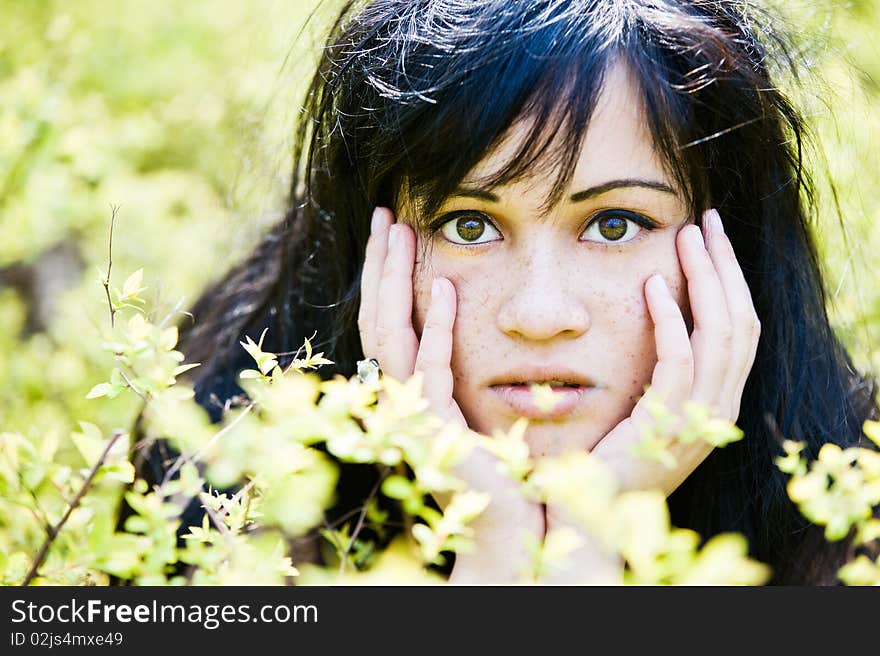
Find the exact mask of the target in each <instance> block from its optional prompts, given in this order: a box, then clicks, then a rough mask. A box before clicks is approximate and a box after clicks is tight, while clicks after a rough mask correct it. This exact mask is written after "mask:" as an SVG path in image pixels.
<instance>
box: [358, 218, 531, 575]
mask: <svg viewBox="0 0 880 656" xmlns="http://www.w3.org/2000/svg"><path fill="white" fill-rule="evenodd" d="M415 246H416V240H415V235H414V234H413V231H412V229H411V228H410V227H409V226H407V225H405V224H401V223H395V222H394V216H393V215H392V213H391V211H390V210H388V209H386V208H376V210H375V212H374V213H373V220H372V224H371V229H370V238H369V239H368V241H367V248H366V255H365V260H364V268H363V273H362V276H361V304H360V309H359V312H358V328H359V330H360V336H361V347H362V349H363V353H364V355H365V356H366V357H373V358H376V359H377V360H378V361H379V363H380V366H381V367H382V374H383V375H384V376H392V377H393V378H395V379H397V380H399V381H405V380H407V379H408V378H409V377H410V376H412V374H413V373H414V372H416V371H419V372H421V373H422V376H423V379H422V388H423V394H424V396H425V398H426V399H427V400H428V401H429V403H430V409H431V411H432V412H434V413H435V414H436V415H438V416H439V417H440V418H441V419H443V420H444V421H453V422H457V423H459V424H460V425H461V426H466V425H467V424H466V421H465V418H464V416H463V415H462V412H461V409H460V408H459V407H458V404H457V403H456V402H455V400H454V399H453V397H452V391H453V378H452V369H451V364H450V363H451V360H452V327H453V324H454V322H455V313H456V300H457V299H456V291H455V287H454V286H453V284H452V282H451V281H449V280H447V279H446V278H437V279H435V280H434V284H433V287H432V293H431V302H430V305H429V307H428V311H427V314H426V316H425V324H424V327H423V329H422V334H421V339H419V337H417V336H416V333H415V330H414V328H413V324H412V310H413V308H412V303H413V284H412V280H413V267H414V262H415ZM496 465H497V459H496V458H495V456H493V455H492V454H490V453H489V452H488V451H486V450H484V449H482V448H479V447H475V448H474V449H473V450H472V451H471V454H470V456H469V457H468V458H466V459H465V461H464V462H462V463H460V464H459V465H458V467H457V468H456V470H455V472H454V473H455V475H456V476H458V477H459V478H461V479H462V480H464V481H465V483H467V484H468V486H469V487H470V488H471V489H474V490H478V491H481V492H486V493H488V494H489V496H490V502H489V505H488V507H487V508H486V509H485V510H484V511H483V512H482V513H481V514H480V515H479V516H478V517H477V518H476V519H475V520H474V521H472V522H471V524H470V526H471V528H472V529H473V530H474V540H475V542H476V549H475V550H474V551H473V552H472V553H470V554H460V555H458V556H457V558H456V562H455V567H454V569H453V572H452V576H451V578H450V580H451V581H453V582H467V583H476V582H486V583H502V582H514V581H516V580H518V579H519V577H520V575H521V572H522V571H524V570H525V569H526V566H527V564H528V561H529V554H528V551H527V548H526V545H525V541H524V539H523V532H524V531H526V532H527V533H530V534H533V535H534V536H535V537H536V538H537V539H540V538H541V537H543V535H544V516H543V510H542V508H541V506H540V505H538V504H537V503H534V502H531V501H529V500H528V499H526V498H525V497H524V496H523V495H522V494H521V493H520V491H519V489H518V486H517V484H516V483H515V482H514V481H512V480H510V479H509V478H507V477H506V476H504V475H503V474H502V473H500V471H499V470H498V467H497V466H496ZM437 501H438V503H440V505H441V507H445V501H446V500H445V499H439V498H438V499H437Z"/></svg>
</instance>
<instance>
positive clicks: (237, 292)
mask: <svg viewBox="0 0 880 656" xmlns="http://www.w3.org/2000/svg"><path fill="white" fill-rule="evenodd" d="M742 6H743V3H740V2H731V1H727V0H666V1H662V2H655V3H643V2H635V1H627V0H573V1H568V2H566V1H545V2H510V1H509V0H490V1H489V2H481V3H467V2H459V1H457V0H425V1H422V2H412V1H409V0H373V1H370V2H366V3H348V4H347V5H346V6H345V8H344V9H343V11H342V12H341V14H340V15H339V18H338V20H337V21H336V23H335V25H334V26H333V29H332V31H331V34H330V36H329V40H328V46H327V48H326V49H325V50H324V53H323V56H322V58H321V61H320V63H319V66H318V70H317V71H316V74H315V76H314V78H313V81H312V84H311V87H310V89H309V94H308V100H307V104H306V108H305V111H304V113H303V116H302V119H301V121H300V124H299V128H298V133H297V141H296V149H295V158H294V159H295V168H294V173H293V180H292V185H291V193H290V199H291V200H290V207H289V209H288V211H287V213H286V216H285V219H284V221H283V222H282V223H281V224H280V225H278V226H277V227H276V228H275V229H274V230H273V231H271V233H270V234H269V235H268V236H267V238H266V239H265V240H264V242H263V243H262V244H261V246H260V247H259V248H258V249H257V251H256V252H255V254H254V255H253V256H252V257H251V258H249V259H248V260H247V261H245V262H244V263H242V264H241V265H239V266H238V267H237V268H235V269H234V270H233V271H232V272H231V273H230V274H229V275H228V276H227V277H226V278H225V279H224V280H222V281H220V282H218V283H216V284H214V285H213V286H212V287H211V288H210V289H208V290H207V291H206V293H205V294H204V296H203V297H202V298H201V299H200V300H199V301H198V302H197V303H196V305H195V307H194V308H193V309H192V313H193V315H194V316H195V322H194V324H193V325H192V327H191V328H190V329H189V330H188V331H187V333H186V335H185V338H184V341H183V344H182V350H183V351H184V352H185V353H186V354H187V356H188V358H189V360H191V361H198V362H201V363H202V366H201V367H199V368H197V369H196V370H194V371H193V378H194V382H195V385H196V394H197V399H198V400H199V401H200V402H201V403H203V404H204V405H205V406H206V407H208V408H209V409H210V410H211V411H212V412H213V414H214V417H215V418H218V417H219V414H220V411H221V408H222V405H223V403H224V402H225V401H226V400H227V399H229V398H231V397H233V396H234V395H236V394H238V393H240V391H241V390H240V389H239V388H238V386H237V384H236V374H237V372H238V371H240V370H241V369H243V368H245V367H248V366H249V364H248V362H247V354H246V353H245V352H244V351H243V350H242V349H241V347H240V346H239V344H238V342H239V340H241V339H243V336H244V335H258V334H260V333H261V332H262V330H263V329H264V328H266V327H268V333H267V335H266V342H265V343H264V349H265V350H269V351H273V352H293V351H295V350H296V347H297V346H298V345H300V344H302V341H303V339H304V338H305V337H309V336H311V335H312V334H313V333H315V332H316V333H317V342H318V344H316V346H317V347H318V348H319V349H320V350H323V351H325V355H326V356H327V357H329V358H330V359H331V360H333V361H334V362H335V363H336V364H335V367H323V368H322V370H321V373H322V375H324V376H331V375H333V374H335V373H342V374H344V375H346V376H350V375H352V374H353V373H354V371H355V370H356V366H357V363H358V361H360V360H362V359H364V358H375V359H376V360H377V361H378V363H379V364H380V366H381V368H382V371H383V372H384V374H385V375H389V376H393V377H395V378H406V377H408V376H409V375H410V374H412V373H413V371H415V370H419V371H422V372H423V373H424V375H425V390H426V393H427V395H428V397H429V399H430V401H431V403H432V407H433V409H434V410H436V411H437V412H438V413H440V414H441V415H442V416H444V417H445V418H448V419H455V420H457V421H460V422H463V423H466V424H467V425H468V426H469V427H471V428H473V429H475V430H479V431H481V432H486V433H490V432H491V431H492V429H494V428H506V427H507V426H509V424H510V423H511V422H512V421H513V420H514V419H515V418H516V417H517V416H523V415H525V416H529V417H531V419H532V421H531V424H530V427H529V432H528V433H527V441H528V443H529V446H530V448H531V450H532V453H533V454H534V455H537V456H540V455H543V454H558V453H562V452H565V451H567V450H572V449H587V450H592V452H593V453H596V454H599V455H602V456H603V457H605V458H606V460H607V461H608V462H609V463H611V464H612V466H613V467H614V468H615V470H616V471H617V473H618V475H619V476H620V477H621V480H622V481H623V484H624V485H625V486H626V487H630V488H640V487H660V488H661V489H663V490H664V491H666V492H667V494H668V495H669V496H668V502H669V506H670V511H671V514H672V521H673V523H674V524H675V525H676V526H680V527H687V528H691V529H694V530H696V531H697V532H698V533H699V534H700V535H701V536H703V537H704V538H708V537H710V536H712V535H714V534H716V533H719V532H723V531H736V532H739V533H741V534H743V535H744V536H745V537H746V538H747V539H748V541H749V544H750V548H751V556H752V557H754V558H756V559H758V560H760V561H762V562H765V563H767V564H769V565H770V566H771V567H772V570H773V579H772V582H773V583H780V584H829V583H834V582H835V581H836V577H835V574H836V570H837V568H838V567H839V566H840V565H841V564H843V562H845V560H846V559H847V558H848V557H849V556H850V555H851V547H850V545H849V544H848V543H847V542H846V541H843V542H841V543H835V544H829V543H827V542H826V541H825V540H824V538H823V536H822V532H821V530H820V529H818V528H817V527H814V526H811V525H810V524H809V523H808V522H807V521H806V520H805V519H804V518H803V517H802V516H801V515H800V513H799V512H798V510H797V508H796V507H795V506H794V505H793V504H792V503H791V501H790V500H789V499H788V497H787V495H786V493H785V484H786V478H787V477H786V475H785V474H783V473H782V472H780V471H779V470H778V469H777V468H776V467H775V466H774V464H773V458H774V457H775V456H777V455H780V454H781V452H782V451H781V442H782V439H783V438H790V439H794V440H803V441H806V442H807V444H808V447H807V454H808V455H810V456H813V457H814V456H815V455H816V453H817V451H818V448H819V446H820V445H821V444H822V443H824V442H827V441H831V442H835V443H838V444H840V445H853V444H859V443H861V439H862V437H861V436H862V434H861V426H862V423H863V421H864V420H865V419H866V418H868V417H871V416H875V415H876V412H877V404H876V393H875V390H874V387H873V384H872V383H871V382H870V381H868V380H866V379H864V378H863V377H862V376H861V375H859V373H858V372H856V371H855V369H854V367H853V366H852V363H851V361H850V358H849V356H848V355H847V353H846V352H845V350H844V349H843V348H842V347H841V345H840V343H839V341H838V339H837V338H836V337H835V335H834V333H833V331H832V328H831V326H830V324H829V321H828V317H827V314H826V311H825V291H824V287H823V281H822V278H821V275H820V268H819V263H818V260H817V255H816V250H815V246H814V243H813V241H812V236H811V232H810V226H809V218H810V216H811V212H812V210H813V208H812V206H811V194H810V189H811V188H810V183H809V178H808V175H807V173H806V171H804V169H803V167H802V153H801V148H802V143H803V139H804V133H805V128H804V125H803V123H802V121H801V118H800V117H799V115H798V113H797V112H796V110H795V109H794V108H793V107H792V106H791V105H790V104H789V102H788V100H787V99H786V97H785V96H784V95H783V94H782V93H781V92H780V91H779V90H778V88H777V87H776V86H775V84H774V80H772V79H771V78H770V75H769V73H768V69H769V68H770V66H771V58H772V57H773V56H774V54H773V52H771V51H770V50H768V46H767V44H764V43H762V41H761V40H760V39H759V36H762V35H759V34H757V33H756V32H755V30H754V28H753V25H755V24H761V23H760V22H757V23H756V22H755V21H754V19H755V17H756V16H757V15H744V14H743V13H741V9H742ZM757 17H759V18H760V16H757ZM766 36H767V37H768V41H770V40H772V39H775V38H777V37H776V35H775V34H770V33H768V34H767V35H766ZM778 63H779V64H782V65H785V64H786V61H785V60H784V59H780V61H779V62H778ZM775 64H776V62H774V65H775ZM282 364H283V362H282ZM531 382H550V383H551V384H552V385H553V387H554V392H553V394H554V398H555V399H556V400H557V401H558V403H557V406H556V410H555V411H553V412H550V413H548V412H546V411H543V410H542V409H541V408H539V407H537V406H535V405H534V404H532V403H530V402H529V401H528V399H527V398H526V397H527V395H526V391H527V388H526V387H525V385H526V384H528V383H531ZM648 384H650V385H651V388H652V390H655V391H657V392H659V393H661V395H662V396H663V398H665V399H666V400H667V402H669V403H670V404H671V405H672V406H678V405H679V404H681V403H683V402H684V401H687V400H695V401H700V402H703V403H707V404H709V405H710V406H712V407H713V408H714V409H715V411H716V412H717V414H718V415H720V416H722V417H724V418H727V419H729V420H731V421H736V423H737V425H738V426H739V427H740V428H741V429H742V430H743V432H744V434H745V438H744V439H743V440H741V441H740V442H738V443H735V444H732V445H730V446H727V447H725V448H723V449H716V450H714V451H712V452H711V453H710V452H709V451H708V449H707V448H701V447H690V448H685V447H684V446H682V445H678V446H677V447H676V448H677V449H679V454H678V455H679V456H680V457H679V459H678V460H679V465H678V467H677V468H676V469H675V470H672V471H669V470H666V469H663V468H662V467H659V466H652V465H648V464H645V463H641V462H636V461H634V460H633V459H632V458H631V457H630V456H629V455H628V453H627V450H626V447H627V446H628V445H629V444H631V443H632V441H633V440H634V439H635V436H636V434H637V429H638V427H639V425H640V424H641V423H642V422H644V421H645V420H646V417H645V412H644V410H643V409H642V408H641V406H640V405H639V397H640V395H641V394H642V392H643V391H644V389H645V386H646V385H648ZM554 413H555V414H554ZM491 464H492V463H491V462H490V461H489V459H488V456H487V455H486V454H479V455H478V456H477V459H476V460H472V461H470V462H469V463H468V464H467V466H466V468H465V469H466V471H464V472H463V475H465V477H466V478H468V480H469V481H470V482H471V483H472V484H473V485H475V486H476V487H479V488H481V489H484V490H486V491H488V492H489V493H490V495H491V499H492V501H491V503H490V506H489V508H488V509H487V511H486V512H485V513H484V514H483V515H481V517H480V518H479V519H478V520H477V522H476V524H475V528H476V536H477V538H476V539H477V543H478V545H480V548H479V549H478V550H477V551H476V553H475V554H474V555H472V556H468V557H460V558H459V559H458V561H457V562H456V563H455V566H454V568H453V571H452V574H451V577H452V580H460V581H476V580H490V581H495V582H500V581H505V580H510V578H511V577H512V576H513V572H515V571H517V568H518V567H519V565H520V564H521V563H522V559H523V558H524V557H525V555H524V553H523V552H522V551H521V550H516V549H510V548H508V546H507V545H509V544H510V542H509V540H507V538H508V537H509V536H510V535H512V533H511V531H513V530H514V528H516V530H519V527H523V526H524V527H526V528H528V529H529V530H531V531H532V532H533V533H534V534H535V535H536V536H538V537H540V536H541V535H542V534H543V532H544V531H545V530H547V529H548V528H552V526H553V524H554V523H555V522H559V521H562V519H564V518H561V517H559V516H558V513H557V512H556V511H555V509H553V508H546V509H545V508H542V507H540V506H537V505H535V504H531V503H529V502H528V501H526V500H524V499H522V498H520V497H519V496H518V495H517V494H516V491H515V490H513V489H512V488H511V487H510V485H511V484H509V483H506V482H505V481H504V480H501V479H500V478H499V477H498V476H497V475H495V474H494V473H493V471H494V469H493V467H492V466H491ZM375 477H376V473H375V472H374V471H372V470H371V469H370V468H368V467H354V466H346V467H345V468H344V469H343V472H342V475H341V478H340V480H341V486H340V490H339V493H340V502H339V504H338V505H337V507H335V508H334V509H333V510H332V511H331V512H330V517H331V518H332V517H339V516H342V514H344V513H345V512H346V511H347V510H350V509H351V508H352V507H356V506H357V504H358V503H359V501H362V500H363V499H364V498H366V496H367V494H368V492H369V490H370V489H372V487H373V485H374V483H375V480H376V478H375ZM581 556H582V559H581V560H579V561H577V562H576V563H575V568H576V569H577V568H578V567H580V568H589V567H593V566H595V565H596V563H595V562H594V560H593V554H591V553H589V552H586V551H585V552H584V553H582V554H581ZM581 573H582V572H581ZM572 575H573V576H574V575H578V572H572Z"/></svg>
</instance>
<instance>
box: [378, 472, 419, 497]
mask: <svg viewBox="0 0 880 656" xmlns="http://www.w3.org/2000/svg"><path fill="white" fill-rule="evenodd" d="M413 491H414V490H413V484H412V483H411V482H410V481H409V480H408V479H406V478H404V477H403V476H396V475H395V476H389V477H388V478H386V479H385V480H384V481H383V483H382V492H383V493H384V494H385V496H387V497H391V498H392V499H408V498H409V497H411V496H412V495H413Z"/></svg>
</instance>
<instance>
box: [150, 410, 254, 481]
mask: <svg viewBox="0 0 880 656" xmlns="http://www.w3.org/2000/svg"><path fill="white" fill-rule="evenodd" d="M253 407H254V403H253V402H251V403H249V404H248V405H247V406H245V409H244V410H242V412H241V414H240V415H238V416H237V417H236V418H235V419H233V420H232V421H231V422H230V423H229V424H228V425H226V426H224V427H223V428H222V429H220V430H219V431H217V432H216V433H214V434H213V435H212V436H211V439H209V440H208V441H207V442H205V445H204V446H203V447H202V448H201V449H199V450H198V452H197V453H196V454H195V455H193V456H192V457H189V456H185V455H183V454H181V455H180V456H179V457H178V458H177V460H176V461H175V462H174V464H173V465H172V466H171V467H170V468H169V469H168V471H167V472H166V473H165V476H164V477H163V478H162V483H161V485H160V486H159V487H164V486H165V484H166V483H167V482H168V481H170V480H171V477H172V476H174V474H176V473H177V471H178V470H179V469H180V468H181V467H183V465H184V464H185V463H187V462H193V461H194V460H198V459H199V456H201V455H202V454H203V453H204V452H205V451H207V450H208V449H209V448H211V446H213V444H214V443H215V442H216V441H217V440H219V439H220V437H221V436H222V435H223V434H224V433H226V432H228V431H230V430H232V428H234V427H235V425H236V424H238V422H240V421H241V420H242V419H243V418H244V416H245V415H246V414H247V413H249V412H250V411H251V410H252V409H253Z"/></svg>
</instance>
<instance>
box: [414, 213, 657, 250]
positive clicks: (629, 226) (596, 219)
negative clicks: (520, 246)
mask: <svg viewBox="0 0 880 656" xmlns="http://www.w3.org/2000/svg"><path fill="white" fill-rule="evenodd" d="M658 227H659V224H658V223H657V222H656V221H654V220H652V219H650V218H648V217H647V216H644V215H643V214H639V213H638V212H633V211H630V210H624V209H607V210H601V211H599V212H596V213H595V214H593V215H592V216H590V218H589V220H588V221H587V225H586V227H585V228H584V229H583V230H582V231H581V233H580V235H581V236H580V237H579V241H586V242H591V243H599V244H608V245H611V244H623V243H626V242H628V241H630V240H632V239H634V238H635V237H636V235H638V234H639V233H640V232H641V231H642V230H643V229H645V230H654V229H656V228H658ZM426 230H427V233H428V235H429V236H433V235H434V234H435V233H438V232H439V233H441V235H442V237H443V238H444V239H445V240H446V241H447V242H449V243H450V244H452V245H454V246H460V247H463V248H470V247H473V246H480V245H483V244H487V243H490V242H493V241H499V240H500V239H503V237H502V236H501V233H500V232H499V230H498V228H497V227H496V226H495V224H494V223H493V221H492V219H491V218H490V216H489V215H488V214H486V213H485V212H480V211H478V210H457V211H454V212H447V213H445V214H442V215H440V216H439V217H437V218H436V219H435V220H433V221H431V222H430V223H429V224H428V226H427V228H426ZM585 237H586V238H585Z"/></svg>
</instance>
